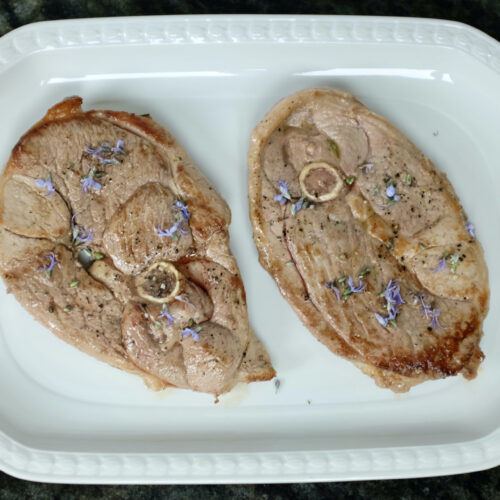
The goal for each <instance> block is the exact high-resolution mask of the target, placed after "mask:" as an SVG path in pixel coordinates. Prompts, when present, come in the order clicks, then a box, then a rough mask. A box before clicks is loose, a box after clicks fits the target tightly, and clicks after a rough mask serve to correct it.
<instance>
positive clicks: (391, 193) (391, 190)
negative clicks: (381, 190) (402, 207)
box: [385, 184, 401, 202]
mask: <svg viewBox="0 0 500 500" xmlns="http://www.w3.org/2000/svg"><path fill="white" fill-rule="evenodd" d="M385 194H386V195H387V198H389V199H390V200H391V201H394V202H396V201H399V200H400V199H401V196H399V194H396V188H395V187H394V184H390V185H389V186H387V189H386V190H385Z"/></svg>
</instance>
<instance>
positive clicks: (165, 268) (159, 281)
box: [135, 262, 184, 304]
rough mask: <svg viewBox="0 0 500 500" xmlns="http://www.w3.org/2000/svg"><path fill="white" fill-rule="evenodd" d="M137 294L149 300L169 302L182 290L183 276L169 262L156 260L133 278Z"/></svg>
mask: <svg viewBox="0 0 500 500" xmlns="http://www.w3.org/2000/svg"><path fill="white" fill-rule="evenodd" d="M135 285H136V288H137V292H138V294H139V295H140V296H141V297H143V298H144V299H146V300H149V301H150V302H156V303H158V304H164V303H167V302H171V301H172V300H174V299H175V297H176V296H177V295H179V294H180V293H181V292H182V288H183V285H184V276H183V275H182V274H181V273H180V272H179V271H178V270H177V268H176V267H175V266H174V265H173V264H172V263H171V262H157V263H156V264H152V265H151V266H149V267H148V268H147V269H146V270H145V271H144V272H142V273H141V274H139V275H138V276H137V277H136V279H135Z"/></svg>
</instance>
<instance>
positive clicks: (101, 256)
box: [94, 252, 104, 260]
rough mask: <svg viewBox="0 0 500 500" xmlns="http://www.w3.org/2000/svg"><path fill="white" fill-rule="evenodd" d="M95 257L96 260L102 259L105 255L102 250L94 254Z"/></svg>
mask: <svg viewBox="0 0 500 500" xmlns="http://www.w3.org/2000/svg"><path fill="white" fill-rule="evenodd" d="M94 259H95V260H101V259H104V255H103V254H102V253H100V252H96V253H95V254H94Z"/></svg>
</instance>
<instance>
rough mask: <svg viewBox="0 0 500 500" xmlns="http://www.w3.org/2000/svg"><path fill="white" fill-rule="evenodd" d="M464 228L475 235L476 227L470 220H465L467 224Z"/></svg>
mask: <svg viewBox="0 0 500 500" xmlns="http://www.w3.org/2000/svg"><path fill="white" fill-rule="evenodd" d="M465 229H467V231H469V234H470V235H471V236H472V237H473V238H475V237H476V228H475V227H474V224H472V222H471V221H467V224H466V225H465Z"/></svg>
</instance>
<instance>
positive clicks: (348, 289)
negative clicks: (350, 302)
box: [324, 276, 365, 302]
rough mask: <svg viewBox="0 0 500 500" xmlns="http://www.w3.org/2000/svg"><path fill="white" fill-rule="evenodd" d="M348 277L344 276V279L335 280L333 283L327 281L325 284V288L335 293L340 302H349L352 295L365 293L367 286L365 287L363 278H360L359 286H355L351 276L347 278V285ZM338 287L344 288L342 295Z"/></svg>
mask: <svg viewBox="0 0 500 500" xmlns="http://www.w3.org/2000/svg"><path fill="white" fill-rule="evenodd" d="M345 281H346V277H345V276H343V277H342V278H339V279H337V280H333V281H332V282H328V281H326V282H325V283H324V287H325V288H326V289H328V290H332V292H333V293H335V295H336V297H337V300H338V301H339V302H340V300H347V299H348V298H349V296H350V295H352V294H353V293H363V292H364V291H365V285H363V277H362V276H360V277H359V284H358V286H354V282H353V279H352V277H351V276H349V277H347V284H348V286H346V284H345ZM338 285H341V286H342V294H341V293H340V290H339V288H338Z"/></svg>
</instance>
